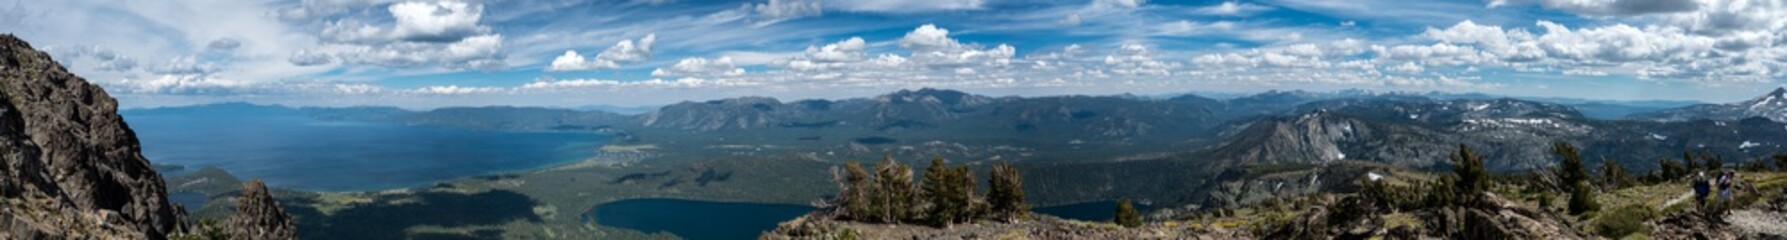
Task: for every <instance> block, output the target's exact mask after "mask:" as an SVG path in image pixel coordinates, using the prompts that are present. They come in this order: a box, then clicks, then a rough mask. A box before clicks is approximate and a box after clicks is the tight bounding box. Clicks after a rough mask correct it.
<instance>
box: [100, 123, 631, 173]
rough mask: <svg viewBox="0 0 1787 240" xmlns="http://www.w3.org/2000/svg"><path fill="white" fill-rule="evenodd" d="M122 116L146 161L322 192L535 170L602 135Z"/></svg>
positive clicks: (585, 148)
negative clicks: (213, 170)
mask: <svg viewBox="0 0 1787 240" xmlns="http://www.w3.org/2000/svg"><path fill="white" fill-rule="evenodd" d="M124 115H125V121H127V122H128V123H129V124H130V127H131V128H132V129H133V130H135V131H136V134H137V137H138V138H139V139H140V140H141V142H142V146H143V155H144V156H146V157H148V158H149V160H150V161H151V162H154V163H157V164H176V165H183V166H185V167H186V169H198V168H201V167H205V166H215V167H218V168H222V169H223V170H225V171H228V172H230V174H232V175H236V176H237V177H240V178H243V179H248V178H259V179H262V180H263V181H266V182H267V185H271V186H273V187H278V188H294V189H303V190H322V191H351V190H375V189H387V188H398V187H416V186H426V185H429V184H431V183H434V182H437V181H442V180H450V179H455V178H461V177H469V176H478V175H488V174H496V173H503V172H514V171H525V170H530V169H538V168H542V167H548V166H552V165H557V164H561V163H566V162H573V161H577V160H582V159H585V158H588V157H590V156H591V155H593V154H594V153H595V151H596V148H597V147H599V146H600V145H601V144H602V143H604V141H606V140H608V139H609V138H608V137H607V136H604V135H599V134H587V133H529V132H500V131H479V130H465V129H447V128H435V127H420V126H405V125H393V124H370V123H352V122H326V121H317V120H313V119H311V118H310V117H308V116H304V115H302V114H279V113H271V114H239V113H238V114H185V113H181V114H174V113H153V112H151V113H143V112H125V114H124Z"/></svg>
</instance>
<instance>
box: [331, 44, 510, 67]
mask: <svg viewBox="0 0 1787 240" xmlns="http://www.w3.org/2000/svg"><path fill="white" fill-rule="evenodd" d="M502 42H503V36H502V35H480V36H473V37H469V38H465V39H462V40H460V41H458V42H453V43H446V44H439V43H422V42H397V43H391V44H386V45H382V46H354V47H351V48H349V49H348V50H345V51H341V52H338V53H336V58H339V59H340V60H341V61H342V62H343V63H354V64H367V65H374V66H382V67H390V68H409V67H419V66H429V65H434V66H440V67H443V68H447V69H479V70H500V69H504V68H507V67H508V65H507V63H506V62H504V61H503V58H505V54H504V53H503V50H502V48H503V43H502Z"/></svg>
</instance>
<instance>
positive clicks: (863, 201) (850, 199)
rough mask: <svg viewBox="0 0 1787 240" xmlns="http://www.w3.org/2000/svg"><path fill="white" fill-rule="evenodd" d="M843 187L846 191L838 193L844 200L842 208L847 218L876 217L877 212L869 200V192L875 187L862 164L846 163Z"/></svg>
mask: <svg viewBox="0 0 1787 240" xmlns="http://www.w3.org/2000/svg"><path fill="white" fill-rule="evenodd" d="M843 187H844V189H843V190H842V191H839V192H838V198H841V200H842V201H840V202H841V203H840V205H842V206H840V207H841V208H843V209H844V216H845V217H846V218H850V219H867V218H868V216H871V215H874V213H873V212H874V211H875V210H874V209H873V208H872V205H871V204H870V199H869V196H870V193H869V192H870V190H871V189H872V188H873V187H872V185H871V184H870V183H869V173H868V171H864V170H863V168H862V164H861V163H857V162H856V161H850V162H846V163H844V186H843Z"/></svg>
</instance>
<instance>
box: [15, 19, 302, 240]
mask: <svg viewBox="0 0 1787 240" xmlns="http://www.w3.org/2000/svg"><path fill="white" fill-rule="evenodd" d="M0 99H4V101H0V239H151V240H160V239H169V238H170V237H180V238H182V239H294V238H295V235H294V234H290V232H291V231H292V229H291V226H290V224H291V218H290V217H289V216H285V215H284V214H283V213H282V212H281V211H278V206H277V205H274V204H273V203H272V202H271V201H270V199H271V198H270V197H268V196H267V195H265V186H259V187H258V188H259V189H261V191H260V193H253V192H254V191H253V190H254V189H255V188H256V187H254V186H250V187H249V190H248V192H251V194H259V195H258V196H256V195H251V196H250V197H245V198H244V199H251V200H255V199H259V200H261V201H262V202H258V203H255V202H252V201H250V202H251V203H250V204H248V205H250V206H249V207H250V208H253V209H257V210H259V211H251V212H250V214H254V213H278V214H277V215H267V216H239V217H242V218H244V219H254V220H252V221H242V222H243V223H242V224H230V225H225V226H219V227H220V228H222V229H221V230H247V231H238V232H241V233H242V234H238V235H229V234H225V233H223V231H212V233H209V234H207V233H200V232H197V230H196V229H195V228H193V227H191V226H189V225H188V224H187V220H189V219H187V217H186V211H185V210H184V209H181V208H180V207H179V206H177V205H174V204H172V203H170V202H169V201H168V198H167V196H168V194H167V186H166V185H165V183H164V181H163V180H162V178H161V175H160V174H158V173H156V172H155V168H154V167H153V166H151V165H150V163H149V160H148V159H146V158H144V157H143V154H142V146H141V145H140V144H139V142H138V140H137V137H136V133H135V132H133V131H131V129H130V127H129V126H126V124H125V122H124V118H123V117H121V116H119V115H118V102H117V100H116V99H113V98H112V97H111V96H110V95H108V94H106V92H105V90H104V89H101V88H100V87H99V86H97V85H94V84H91V83H88V82H87V80H86V79H83V78H81V77H80V76H75V75H74V74H72V73H69V72H68V70H67V69H65V68H63V67H62V65H61V64H58V63H56V61H55V60H53V59H51V58H50V55H49V54H46V53H44V52H42V51H38V50H36V49H33V48H32V47H31V44H29V43H26V42H25V41H24V40H22V39H19V38H18V37H16V36H13V35H10V34H0ZM257 224H269V225H268V226H259V225H257ZM281 224H283V225H281ZM212 230H219V229H216V228H213V229H212Z"/></svg>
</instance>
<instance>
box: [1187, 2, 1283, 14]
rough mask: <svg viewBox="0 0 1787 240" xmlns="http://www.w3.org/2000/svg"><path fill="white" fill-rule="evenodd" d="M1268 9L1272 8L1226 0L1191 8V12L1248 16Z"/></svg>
mask: <svg viewBox="0 0 1787 240" xmlns="http://www.w3.org/2000/svg"><path fill="white" fill-rule="evenodd" d="M1270 10H1272V7H1267V6H1261V5H1258V4H1252V3H1241V2H1234V1H1228V2H1222V3H1220V4H1216V5H1211V6H1206V7H1200V8H1197V9H1192V11H1191V12H1192V13H1197V14H1202V15H1218V16H1248V15H1253V14H1256V13H1260V12H1265V11H1270Z"/></svg>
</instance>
